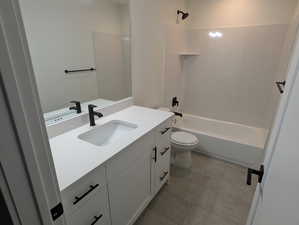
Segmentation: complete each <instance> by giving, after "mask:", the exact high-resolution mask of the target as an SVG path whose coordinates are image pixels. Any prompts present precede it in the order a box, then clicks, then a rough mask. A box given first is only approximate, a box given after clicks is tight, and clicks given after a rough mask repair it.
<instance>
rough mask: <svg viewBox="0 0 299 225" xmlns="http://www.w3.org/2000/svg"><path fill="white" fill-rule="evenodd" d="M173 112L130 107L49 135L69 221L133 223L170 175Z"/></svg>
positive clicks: (78, 224)
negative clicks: (92, 123) (55, 134)
mask: <svg viewBox="0 0 299 225" xmlns="http://www.w3.org/2000/svg"><path fill="white" fill-rule="evenodd" d="M172 116H173V114H172V113H169V112H162V111H159V110H153V109H148V108H143V107H138V106H131V107H128V108H126V109H124V110H121V111H119V112H116V113H114V114H111V115H109V116H107V117H104V118H101V119H99V120H97V121H96V126H95V127H90V126H89V125H84V126H82V127H79V128H76V129H74V130H71V131H69V132H66V133H64V134H62V135H59V136H57V137H54V138H52V139H50V145H51V149H52V154H53V159H54V164H55V169H56V173H57V177H58V182H59V187H60V190H61V195H62V200H63V207H64V210H65V213H66V218H67V222H68V224H72V225H94V224H98V225H100V224H101V225H110V224H112V225H129V224H133V223H134V222H135V220H136V219H137V218H138V216H139V215H140V213H141V212H142V211H143V210H144V209H145V207H146V206H147V205H148V203H149V202H150V201H151V199H152V198H153V197H154V196H155V195H156V194H157V192H158V191H159V189H160V188H161V187H162V186H163V184H165V182H166V181H167V180H168V178H169V169H170V132H171V120H172Z"/></svg>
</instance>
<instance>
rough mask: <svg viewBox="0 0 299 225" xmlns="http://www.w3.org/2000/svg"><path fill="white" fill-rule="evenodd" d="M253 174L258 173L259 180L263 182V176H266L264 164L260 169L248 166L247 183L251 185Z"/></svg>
mask: <svg viewBox="0 0 299 225" xmlns="http://www.w3.org/2000/svg"><path fill="white" fill-rule="evenodd" d="M252 174H254V175H257V176H258V182H259V183H262V180H263V176H264V165H261V167H260V170H254V169H250V168H248V172H247V185H251V181H252Z"/></svg>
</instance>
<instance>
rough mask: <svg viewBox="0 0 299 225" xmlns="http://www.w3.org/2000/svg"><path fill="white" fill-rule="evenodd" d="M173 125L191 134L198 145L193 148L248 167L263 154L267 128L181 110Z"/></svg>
mask: <svg viewBox="0 0 299 225" xmlns="http://www.w3.org/2000/svg"><path fill="white" fill-rule="evenodd" d="M174 127H175V129H179V130H184V131H187V132H190V133H192V134H194V135H195V136H196V137H197V138H198V140H199V145H198V148H197V149H196V150H195V151H199V152H201V153H203V154H206V155H210V156H213V157H216V158H220V159H223V160H226V161H230V162H233V163H236V164H240V165H242V166H245V167H248V168H257V167H259V165H260V163H261V161H262V160H263V157H264V146H265V142H266V138H267V133H268V130H266V129H263V128H257V127H249V126H245V125H242V124H238V123H232V122H226V121H220V120H215V119H210V118H205V117H200V116H194V115H189V114H184V117H183V119H177V120H176V122H175V125H174Z"/></svg>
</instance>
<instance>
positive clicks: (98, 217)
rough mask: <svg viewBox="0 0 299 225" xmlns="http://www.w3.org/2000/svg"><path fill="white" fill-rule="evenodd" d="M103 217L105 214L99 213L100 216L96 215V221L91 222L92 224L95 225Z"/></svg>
mask: <svg viewBox="0 0 299 225" xmlns="http://www.w3.org/2000/svg"><path fill="white" fill-rule="evenodd" d="M102 217H103V214H101V215H99V216H94V221H93V222H92V223H91V224H90V225H95V224H96V223H97V222H98V220H99V219H101V218H102Z"/></svg>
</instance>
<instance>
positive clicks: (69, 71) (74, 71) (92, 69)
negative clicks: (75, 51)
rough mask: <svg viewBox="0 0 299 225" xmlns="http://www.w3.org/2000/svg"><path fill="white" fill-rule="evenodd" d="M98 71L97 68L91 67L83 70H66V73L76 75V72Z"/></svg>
mask: <svg viewBox="0 0 299 225" xmlns="http://www.w3.org/2000/svg"><path fill="white" fill-rule="evenodd" d="M94 70H96V69H95V68H93V67H91V68H88V69H81V70H65V71H64V72H65V73H76V72H85V71H94Z"/></svg>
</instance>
